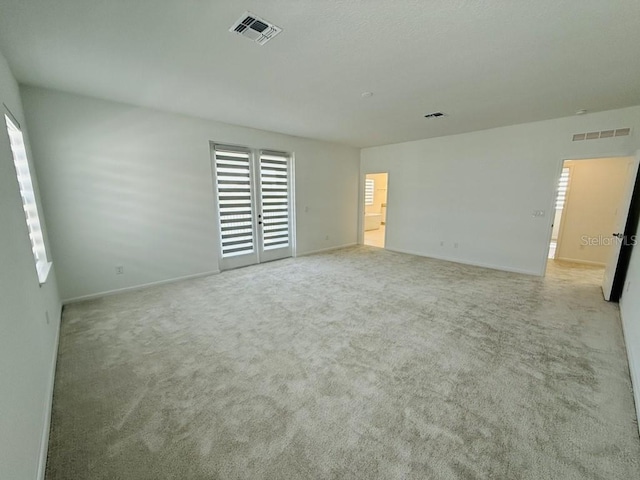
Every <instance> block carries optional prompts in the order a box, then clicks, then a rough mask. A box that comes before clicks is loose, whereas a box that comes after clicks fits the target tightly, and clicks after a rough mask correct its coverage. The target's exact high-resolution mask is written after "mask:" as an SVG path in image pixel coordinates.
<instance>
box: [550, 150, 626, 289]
mask: <svg viewBox="0 0 640 480" xmlns="http://www.w3.org/2000/svg"><path fill="white" fill-rule="evenodd" d="M637 170H638V159H637V158H635V157H610V158H594V159H583V160H565V161H564V162H563V165H562V172H561V175H560V178H559V180H558V184H557V192H556V198H555V211H554V219H553V224H552V228H551V234H550V242H549V255H548V258H549V260H548V261H552V262H553V261H555V262H571V263H575V264H583V265H591V266H593V267H594V268H601V269H602V279H603V280H602V282H603V283H602V285H603V293H604V296H605V298H606V299H607V300H609V299H610V297H611V287H612V284H613V281H614V278H615V275H616V270H617V267H618V258H619V254H620V249H621V247H622V246H623V244H624V242H625V241H626V240H627V239H626V236H625V225H626V222H627V218H628V215H629V207H630V203H631V196H632V193H633V187H634V184H635V181H636V175H637ZM627 233H628V232H627Z"/></svg>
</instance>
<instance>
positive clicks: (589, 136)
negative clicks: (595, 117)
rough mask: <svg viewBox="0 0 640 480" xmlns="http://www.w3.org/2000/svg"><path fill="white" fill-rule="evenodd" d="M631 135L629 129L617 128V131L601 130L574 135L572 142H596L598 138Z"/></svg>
mask: <svg viewBox="0 0 640 480" xmlns="http://www.w3.org/2000/svg"><path fill="white" fill-rule="evenodd" d="M629 134H631V129H630V128H618V129H617V130H602V131H601V132H587V133H575V134H574V135H573V139H572V140H573V141H574V142H578V141H580V140H596V139H598V138H611V137H625V136H627V135H629Z"/></svg>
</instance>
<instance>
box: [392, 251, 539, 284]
mask: <svg viewBox="0 0 640 480" xmlns="http://www.w3.org/2000/svg"><path fill="white" fill-rule="evenodd" d="M385 248H386V249H387V250H389V251H390V252H397V253H406V254H408V255H416V256H418V257H427V258H435V259H436V260H444V261H445V262H453V263H460V264H462V265H471V266H473V267H481V268H489V269H491V270H499V271H502V272H511V273H521V274H523V275H533V276H536V277H539V276H541V275H540V272H536V271H532V270H525V269H521V268H513V267H505V266H503V265H494V264H490V263H481V262H471V261H468V260H460V259H459V258H451V257H446V256H440V255H425V254H424V253H420V252H413V251H411V250H402V249H398V248H387V247H385Z"/></svg>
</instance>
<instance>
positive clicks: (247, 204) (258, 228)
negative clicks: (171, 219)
mask: <svg viewBox="0 0 640 480" xmlns="http://www.w3.org/2000/svg"><path fill="white" fill-rule="evenodd" d="M212 160H213V166H214V168H213V172H214V178H215V185H216V194H217V195H216V197H217V200H218V201H217V204H218V229H219V234H220V237H219V244H220V252H219V254H220V269H221V270H229V269H232V268H238V267H244V266H247V265H253V264H256V263H262V262H268V261H271V260H278V259H281V258H286V257H290V256H291V255H292V252H293V242H294V235H293V231H292V223H293V222H292V220H293V211H292V205H293V202H292V198H291V197H292V177H293V176H292V174H291V171H292V165H291V155H289V154H287V153H283V152H273V151H267V150H251V149H248V148H244V147H234V146H226V145H214V146H213V151H212Z"/></svg>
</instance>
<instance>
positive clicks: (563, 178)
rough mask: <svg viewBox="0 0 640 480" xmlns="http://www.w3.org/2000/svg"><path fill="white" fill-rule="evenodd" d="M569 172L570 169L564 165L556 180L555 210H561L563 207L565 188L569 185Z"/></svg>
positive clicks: (565, 196) (565, 197)
mask: <svg viewBox="0 0 640 480" xmlns="http://www.w3.org/2000/svg"><path fill="white" fill-rule="evenodd" d="M569 173H570V169H569V168H568V167H564V168H563V169H562V174H561V175H560V181H559V182H558V196H557V197H556V210H562V209H563V208H564V202H565V200H566V199H567V188H568V186H569Z"/></svg>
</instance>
